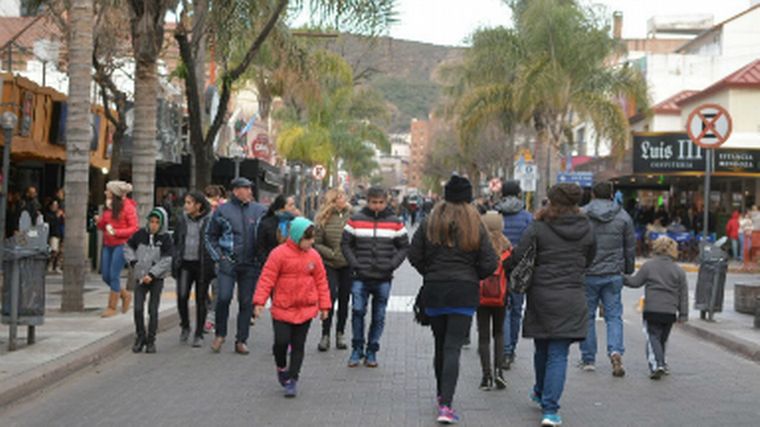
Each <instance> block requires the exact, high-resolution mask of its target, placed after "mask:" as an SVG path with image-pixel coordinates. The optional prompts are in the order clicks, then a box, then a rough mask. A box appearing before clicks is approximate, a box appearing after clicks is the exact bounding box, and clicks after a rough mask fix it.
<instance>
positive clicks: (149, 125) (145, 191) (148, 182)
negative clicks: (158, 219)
mask: <svg viewBox="0 0 760 427" xmlns="http://www.w3.org/2000/svg"><path fill="white" fill-rule="evenodd" d="M136 76H137V78H136V79H135V119H134V131H133V135H134V156H133V158H132V181H133V184H134V198H135V201H136V202H137V212H138V217H139V218H140V221H141V222H142V221H144V220H145V218H146V217H147V216H148V213H150V210H151V209H152V208H153V193H154V183H155V176H156V126H157V125H156V112H157V108H158V106H157V101H156V93H157V91H158V75H157V72H156V62H155V61H154V62H147V61H145V62H143V61H137V72H136Z"/></svg>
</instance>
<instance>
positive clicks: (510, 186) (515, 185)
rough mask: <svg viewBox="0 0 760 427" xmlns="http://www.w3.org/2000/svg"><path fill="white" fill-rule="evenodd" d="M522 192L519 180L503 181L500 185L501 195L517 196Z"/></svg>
mask: <svg viewBox="0 0 760 427" xmlns="http://www.w3.org/2000/svg"><path fill="white" fill-rule="evenodd" d="M521 192H522V189H521V188H520V181H513V180H509V181H504V183H503V184H502V185H501V195H502V197H508V196H515V197H517V196H519V195H520V193H521Z"/></svg>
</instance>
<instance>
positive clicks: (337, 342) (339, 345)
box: [335, 332, 348, 350]
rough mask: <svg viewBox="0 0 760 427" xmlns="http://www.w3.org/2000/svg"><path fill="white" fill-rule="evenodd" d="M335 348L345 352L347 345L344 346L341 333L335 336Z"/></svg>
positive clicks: (344, 340)
mask: <svg viewBox="0 0 760 427" xmlns="http://www.w3.org/2000/svg"><path fill="white" fill-rule="evenodd" d="M335 348H337V349H338V350H345V349H347V348H348V344H346V338H345V337H344V336H343V333H342V332H338V333H337V334H336V335H335Z"/></svg>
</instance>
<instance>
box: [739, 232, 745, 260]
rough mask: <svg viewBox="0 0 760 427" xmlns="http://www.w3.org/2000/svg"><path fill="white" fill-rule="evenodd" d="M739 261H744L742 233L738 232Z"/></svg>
mask: <svg viewBox="0 0 760 427" xmlns="http://www.w3.org/2000/svg"><path fill="white" fill-rule="evenodd" d="M739 261H742V262H743V261H744V233H739Z"/></svg>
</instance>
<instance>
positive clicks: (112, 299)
mask: <svg viewBox="0 0 760 427" xmlns="http://www.w3.org/2000/svg"><path fill="white" fill-rule="evenodd" d="M117 304H119V293H118V292H113V291H111V293H110V294H108V307H106V309H105V310H103V312H102V313H100V317H113V316H116V313H117V312H116V305H117Z"/></svg>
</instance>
